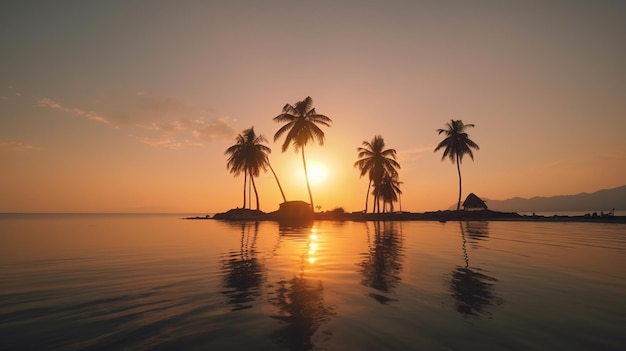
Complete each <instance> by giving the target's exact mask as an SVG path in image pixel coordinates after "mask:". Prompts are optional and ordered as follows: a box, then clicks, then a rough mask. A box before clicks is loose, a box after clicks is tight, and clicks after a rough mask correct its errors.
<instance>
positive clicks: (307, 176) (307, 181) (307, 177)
mask: <svg viewBox="0 0 626 351" xmlns="http://www.w3.org/2000/svg"><path fill="white" fill-rule="evenodd" d="M302 164H303V165H304V178H305V180H306V189H307V190H308V191H309V200H311V211H314V210H313V209H314V208H315V207H314V206H313V195H312V194H311V186H310V185H309V172H307V170H306V159H305V158H304V146H303V147H302Z"/></svg>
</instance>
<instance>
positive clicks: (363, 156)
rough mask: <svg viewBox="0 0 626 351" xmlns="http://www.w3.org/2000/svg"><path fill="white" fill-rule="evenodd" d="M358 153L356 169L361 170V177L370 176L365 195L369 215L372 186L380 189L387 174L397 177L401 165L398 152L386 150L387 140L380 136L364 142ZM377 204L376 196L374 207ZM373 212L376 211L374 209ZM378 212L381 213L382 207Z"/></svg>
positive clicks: (375, 197) (375, 196)
mask: <svg viewBox="0 0 626 351" xmlns="http://www.w3.org/2000/svg"><path fill="white" fill-rule="evenodd" d="M357 151H358V153H359V154H358V157H359V160H358V161H356V162H355V163H354V167H357V168H358V169H359V170H361V177H362V176H364V175H366V174H367V175H368V176H369V183H368V185H367V193H366V195H365V213H367V202H368V199H369V193H370V188H371V186H372V184H373V185H374V188H376V187H379V186H380V183H381V182H382V180H383V178H384V176H385V175H386V174H387V175H389V176H391V177H392V178H393V177H394V176H397V174H398V171H397V170H396V168H400V164H399V163H398V162H396V150H395V149H387V150H385V140H384V139H383V137H382V136H380V135H376V136H374V139H372V141H371V142H368V141H363V147H359V148H357ZM376 203H378V196H377V195H376V194H375V195H374V206H375V205H376ZM372 211H374V209H373V208H372ZM378 211H379V212H380V206H379V208H378Z"/></svg>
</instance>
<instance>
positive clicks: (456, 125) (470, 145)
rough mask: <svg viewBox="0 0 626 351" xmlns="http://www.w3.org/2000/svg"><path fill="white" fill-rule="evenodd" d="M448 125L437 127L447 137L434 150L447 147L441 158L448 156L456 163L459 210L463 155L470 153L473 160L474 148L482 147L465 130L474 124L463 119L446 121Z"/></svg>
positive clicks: (457, 205)
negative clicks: (442, 127) (466, 122)
mask: <svg viewBox="0 0 626 351" xmlns="http://www.w3.org/2000/svg"><path fill="white" fill-rule="evenodd" d="M446 127H447V128H446V129H437V133H439V134H442V133H444V134H445V135H446V138H445V139H443V140H442V141H441V142H440V143H439V145H437V147H436V148H435V150H434V151H435V152H436V151H438V150H439V149H442V148H445V149H444V151H443V156H442V157H441V160H442V161H443V160H445V159H446V157H448V158H450V161H452V163H456V169H457V172H458V173H459V201H458V202H457V204H456V210H457V211H458V210H460V209H461V162H462V161H463V156H464V155H465V154H468V155H469V156H470V158H471V159H472V160H473V159H474V154H473V153H472V149H474V150H480V148H479V147H478V145H477V144H476V143H475V142H473V141H472V140H471V139H470V138H469V137H468V136H467V133H466V132H465V129H467V128H469V127H474V125H473V124H463V121H462V120H450V122H448V123H446Z"/></svg>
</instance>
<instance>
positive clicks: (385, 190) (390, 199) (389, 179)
mask: <svg viewBox="0 0 626 351" xmlns="http://www.w3.org/2000/svg"><path fill="white" fill-rule="evenodd" d="M374 193H375V194H376V195H377V196H378V197H379V198H382V200H383V212H387V204H389V211H390V212H393V203H394V202H396V201H398V194H402V191H401V190H400V181H399V180H398V175H397V174H396V175H395V176H391V175H390V174H385V175H384V176H383V180H382V181H381V182H380V184H379V185H378V186H377V187H374Z"/></svg>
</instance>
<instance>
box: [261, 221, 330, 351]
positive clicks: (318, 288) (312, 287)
mask: <svg viewBox="0 0 626 351" xmlns="http://www.w3.org/2000/svg"><path fill="white" fill-rule="evenodd" d="M280 234H281V235H280V236H279V237H280V238H284V237H287V238H295V239H298V241H300V240H301V239H303V238H306V244H305V245H304V247H303V251H302V255H301V256H300V272H299V273H298V274H297V275H296V276H294V277H293V278H291V279H284V278H283V279H280V280H279V281H278V282H277V284H276V286H277V288H276V292H275V294H274V295H275V296H274V297H272V298H271V299H270V302H271V303H272V304H273V305H274V306H276V307H277V308H278V311H277V312H276V314H273V315H272V316H271V317H272V318H274V319H277V320H280V321H282V322H284V325H283V326H282V327H281V328H280V329H279V330H278V331H276V332H274V333H273V334H272V338H274V339H275V340H276V342H277V344H279V345H280V346H284V347H287V348H288V349H289V350H311V349H313V348H314V347H315V345H314V343H313V337H314V335H315V334H316V332H317V331H318V329H319V327H320V326H321V325H322V324H323V323H324V322H326V321H328V320H329V319H330V318H331V317H332V316H334V315H335V312H334V310H333V309H332V308H331V307H329V306H327V305H326V303H325V302H324V286H323V283H322V281H321V280H319V279H312V278H308V277H306V274H307V273H306V272H307V268H308V267H307V266H312V265H313V264H314V263H315V254H316V251H317V235H318V234H317V231H316V228H307V227H301V228H293V227H289V228H281V232H280ZM328 336H329V335H328Z"/></svg>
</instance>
